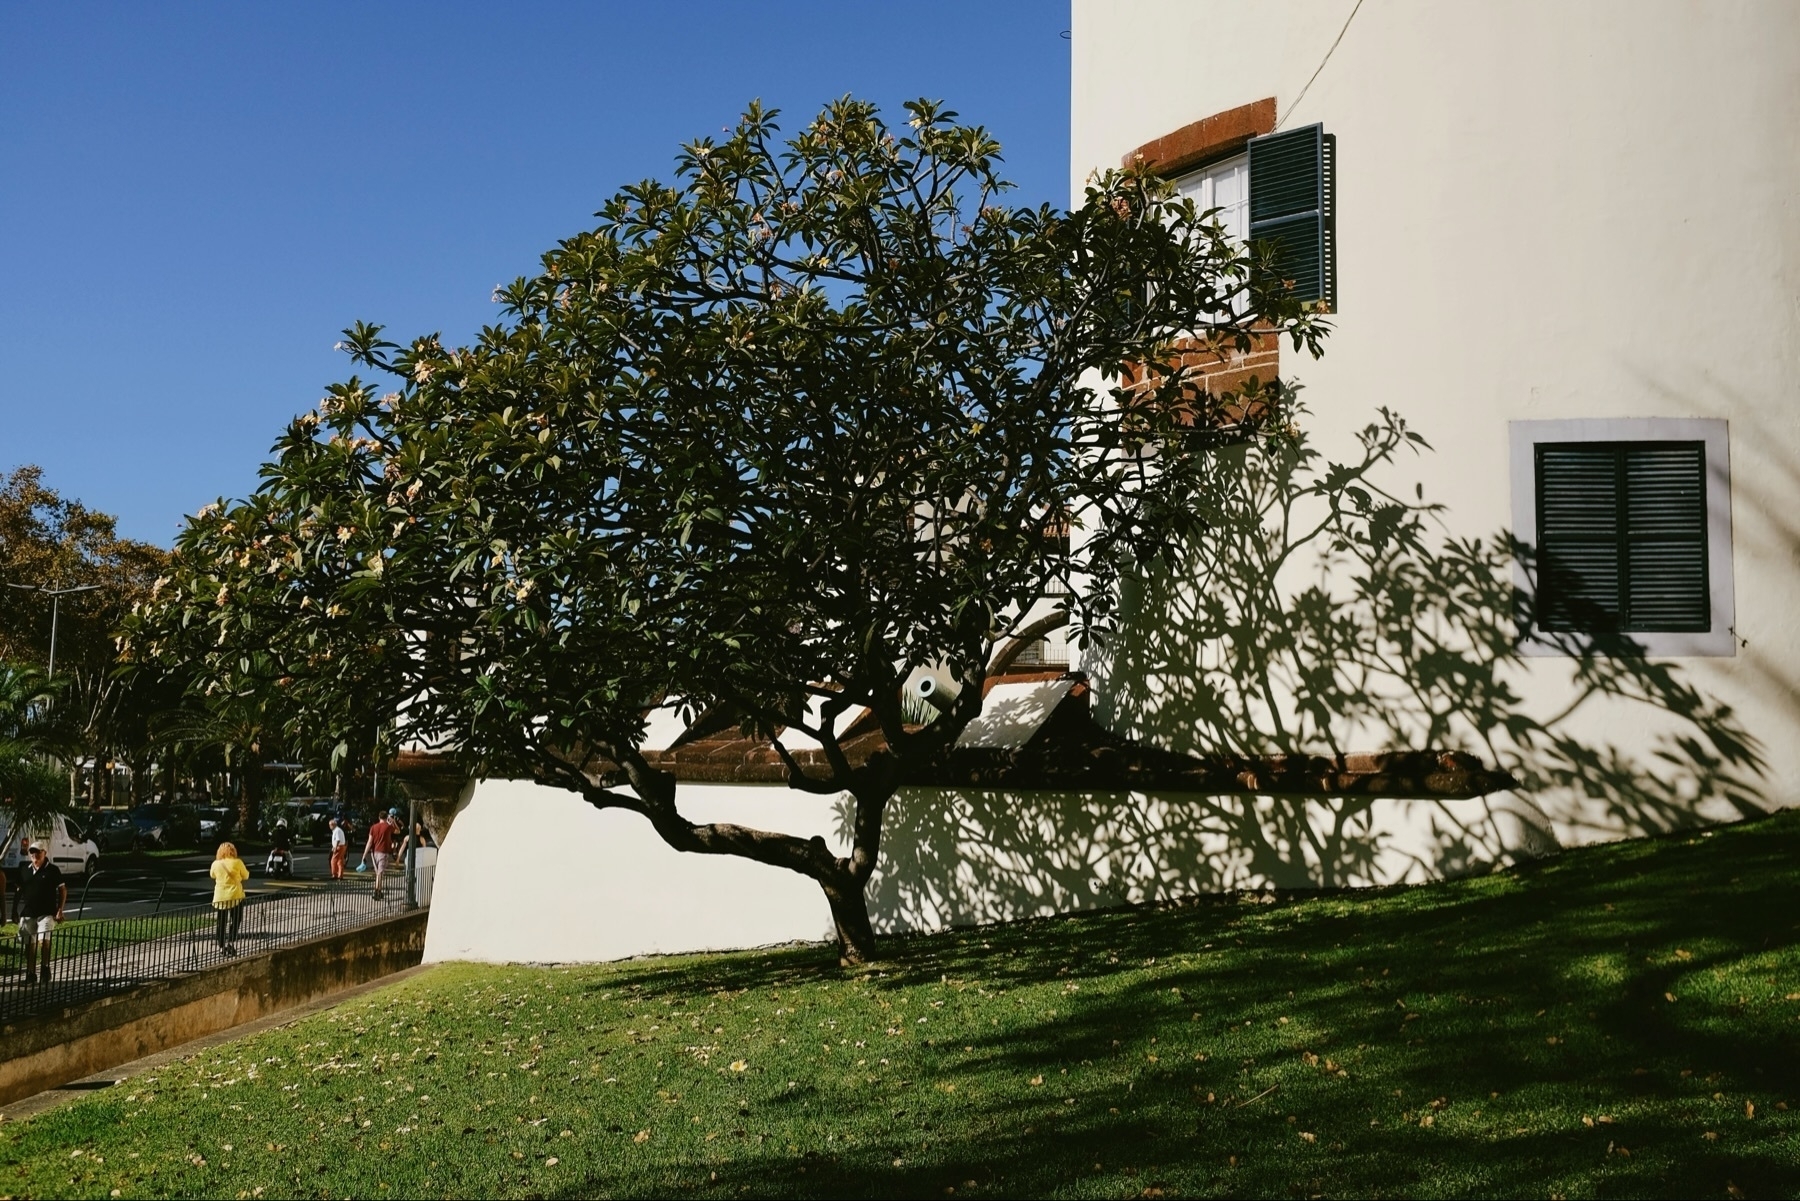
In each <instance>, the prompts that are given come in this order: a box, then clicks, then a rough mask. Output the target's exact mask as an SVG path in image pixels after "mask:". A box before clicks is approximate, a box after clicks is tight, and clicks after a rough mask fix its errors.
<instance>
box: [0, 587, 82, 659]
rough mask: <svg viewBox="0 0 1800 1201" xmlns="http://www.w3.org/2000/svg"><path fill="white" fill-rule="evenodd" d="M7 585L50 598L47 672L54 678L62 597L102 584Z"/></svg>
mask: <svg viewBox="0 0 1800 1201" xmlns="http://www.w3.org/2000/svg"><path fill="white" fill-rule="evenodd" d="M6 586H7V587H8V588H17V589H18V590H19V591H21V592H39V593H42V594H43V595H45V596H47V597H49V598H50V668H49V671H48V672H47V674H48V675H50V676H51V677H53V678H54V677H55V675H56V622H57V617H58V612H59V610H60V609H61V607H62V598H63V597H65V596H68V595H69V594H70V593H71V592H92V591H93V590H94V589H96V588H98V587H99V586H100V585H98V584H77V585H75V586H74V587H72V588H46V587H44V586H43V585H42V584H12V583H9V584H7V585H6Z"/></svg>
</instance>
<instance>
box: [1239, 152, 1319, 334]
mask: <svg viewBox="0 0 1800 1201" xmlns="http://www.w3.org/2000/svg"><path fill="white" fill-rule="evenodd" d="M1336 167H1337V138H1336V137H1334V136H1332V135H1331V134H1328V133H1326V132H1325V127H1324V126H1323V125H1307V126H1303V127H1301V128H1299V129H1290V130H1287V131H1285V132H1283V133H1272V134H1269V135H1267V136H1265V137H1260V138H1252V139H1250V240H1251V241H1252V242H1257V241H1266V242H1271V243H1273V244H1274V246H1275V270H1276V272H1277V273H1278V274H1279V275H1280V276H1281V278H1283V279H1290V280H1293V281H1294V294H1295V295H1296V296H1298V297H1299V298H1300V299H1301V300H1323V301H1325V303H1326V304H1327V305H1328V306H1330V308H1331V309H1332V310H1334V311H1335V310H1336V309H1337V222H1336V215H1335V210H1336V207H1337V205H1336V203H1335V197H1334V193H1335V191H1336V178H1337V169H1336Z"/></svg>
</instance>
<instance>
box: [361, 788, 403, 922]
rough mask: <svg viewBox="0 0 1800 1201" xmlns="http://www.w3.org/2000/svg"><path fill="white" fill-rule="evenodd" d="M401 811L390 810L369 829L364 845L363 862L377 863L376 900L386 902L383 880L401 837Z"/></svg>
mask: <svg viewBox="0 0 1800 1201" xmlns="http://www.w3.org/2000/svg"><path fill="white" fill-rule="evenodd" d="M399 816H400V811H399V810H398V809H389V810H388V811H387V812H386V813H384V814H382V816H381V820H380V821H378V822H376V823H375V824H374V825H372V826H370V827H369V840H368V841H367V842H365V843H364V844H363V862H365V863H367V862H368V861H369V860H374V861H375V899H376V900H377V901H382V900H386V899H387V898H386V897H384V896H382V894H381V879H382V877H383V876H385V875H387V869H388V859H389V858H390V857H391V856H392V855H393V853H394V843H395V842H396V841H398V839H399V837H400V823H399V821H398V820H396V819H398V818H399Z"/></svg>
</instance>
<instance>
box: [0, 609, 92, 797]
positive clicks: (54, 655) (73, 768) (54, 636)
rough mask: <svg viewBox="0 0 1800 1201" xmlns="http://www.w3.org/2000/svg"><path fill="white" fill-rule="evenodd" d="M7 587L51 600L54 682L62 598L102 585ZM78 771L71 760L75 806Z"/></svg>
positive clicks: (51, 651) (70, 782)
mask: <svg viewBox="0 0 1800 1201" xmlns="http://www.w3.org/2000/svg"><path fill="white" fill-rule="evenodd" d="M6 586H7V587H8V588H17V589H18V590H19V591H20V592H37V593H41V594H42V595H44V596H47V597H49V598H50V667H49V670H48V671H47V672H46V673H45V674H46V675H48V676H49V677H50V678H51V679H52V680H54V679H55V678H56V619H57V617H58V616H59V614H60V610H61V608H62V598H63V597H65V596H68V595H69V594H70V593H71V592H92V591H93V590H94V589H96V588H98V587H99V586H100V585H98V584H76V585H75V586H74V587H72V588H46V587H44V586H43V585H42V584H14V583H12V582H10V581H9V582H8V583H7V585H6ZM45 706H46V707H48V706H49V702H48V701H45ZM96 758H98V756H96ZM76 771H77V768H76V766H75V761H74V760H72V759H71V760H70V761H69V804H70V805H74V804H75V775H76Z"/></svg>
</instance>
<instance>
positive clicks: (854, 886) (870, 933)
mask: <svg viewBox="0 0 1800 1201" xmlns="http://www.w3.org/2000/svg"><path fill="white" fill-rule="evenodd" d="M819 887H821V888H823V889H824V890H825V900H826V901H827V902H828V903H829V904H830V905H831V924H832V926H833V927H834V928H835V929H836V931H837V940H838V962H839V963H842V964H845V965H849V964H862V963H870V962H873V961H874V959H875V926H874V923H872V922H870V921H869V898H868V895H867V894H866V893H865V892H864V891H863V886H862V884H861V883H860V882H859V881H857V880H856V879H854V878H853V877H849V876H848V874H846V877H845V878H844V879H842V880H833V881H825V880H821V881H819Z"/></svg>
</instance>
